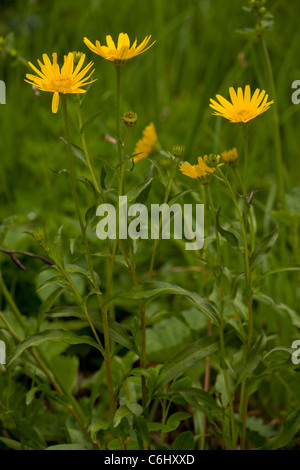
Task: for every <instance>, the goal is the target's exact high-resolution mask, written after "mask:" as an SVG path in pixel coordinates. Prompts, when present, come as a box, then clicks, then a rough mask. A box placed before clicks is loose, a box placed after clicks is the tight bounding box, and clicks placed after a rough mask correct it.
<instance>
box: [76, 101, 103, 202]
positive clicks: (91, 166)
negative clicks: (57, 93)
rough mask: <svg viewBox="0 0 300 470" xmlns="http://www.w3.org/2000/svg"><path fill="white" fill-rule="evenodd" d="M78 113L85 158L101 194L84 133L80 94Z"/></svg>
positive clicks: (97, 189) (95, 185)
mask: <svg viewBox="0 0 300 470" xmlns="http://www.w3.org/2000/svg"><path fill="white" fill-rule="evenodd" d="M77 114H78V124H79V132H80V137H81V143H82V148H83V151H84V155H85V158H86V162H87V165H88V167H89V170H90V173H91V177H92V180H93V183H94V187H95V188H96V191H97V192H98V193H99V194H101V190H100V187H99V184H98V182H97V178H96V176H95V172H94V169H93V165H92V163H91V159H90V155H89V152H88V148H87V144H86V139H85V134H84V131H83V129H82V116H81V104H80V97H79V95H77Z"/></svg>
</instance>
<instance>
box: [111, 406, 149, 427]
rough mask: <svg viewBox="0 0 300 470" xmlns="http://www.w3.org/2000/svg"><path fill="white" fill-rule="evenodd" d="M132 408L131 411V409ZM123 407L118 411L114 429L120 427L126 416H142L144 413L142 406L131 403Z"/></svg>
mask: <svg viewBox="0 0 300 470" xmlns="http://www.w3.org/2000/svg"><path fill="white" fill-rule="evenodd" d="M129 406H130V409H129ZM129 406H128V404H127V405H122V406H120V408H118V409H117V411H116V414H115V416H114V420H113V427H114V428H116V427H117V426H119V424H120V422H121V421H122V419H123V418H125V416H132V415H137V416H139V415H141V414H142V412H143V408H142V407H141V406H140V405H137V404H135V403H131V404H130V405H129Z"/></svg>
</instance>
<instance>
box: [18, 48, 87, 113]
mask: <svg viewBox="0 0 300 470" xmlns="http://www.w3.org/2000/svg"><path fill="white" fill-rule="evenodd" d="M52 58H53V63H51V61H50V59H49V57H48V56H47V54H43V60H44V63H42V62H41V61H39V60H38V64H39V66H40V69H41V70H38V69H37V68H36V67H35V66H34V65H33V64H32V63H31V62H28V64H29V65H30V67H31V68H32V69H33V70H34V71H35V72H36V74H37V75H31V74H29V73H27V74H26V78H27V80H25V82H27V83H30V85H33V86H35V87H36V88H38V89H39V90H42V91H49V92H51V93H54V94H53V99H52V112H53V113H56V112H57V109H58V104H59V95H60V94H68V93H85V92H86V90H82V88H81V87H83V86H85V85H88V84H89V83H92V82H94V81H95V80H91V81H88V79H89V78H90V77H91V75H92V74H93V72H94V70H93V71H92V72H91V73H90V74H89V75H88V76H87V77H85V75H86V74H87V73H88V71H89V70H90V68H91V67H92V66H93V62H90V63H89V64H88V65H87V66H86V67H85V68H84V69H82V70H81V68H82V65H83V62H84V59H85V54H82V55H81V57H80V59H79V61H78V64H77V65H76V67H75V69H74V53H73V52H69V54H68V55H67V56H64V64H63V66H62V68H61V69H60V67H59V65H58V63H57V54H56V53H53V54H52Z"/></svg>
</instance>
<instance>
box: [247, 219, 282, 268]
mask: <svg viewBox="0 0 300 470" xmlns="http://www.w3.org/2000/svg"><path fill="white" fill-rule="evenodd" d="M277 238H278V227H277V226H276V227H275V228H274V230H272V232H271V233H269V234H268V235H267V236H266V237H265V238H263V239H262V240H261V241H260V242H259V243H258V244H257V246H256V247H255V250H254V252H253V253H252V255H251V257H250V267H251V269H254V268H255V267H256V266H257V265H258V264H260V263H261V261H262V260H263V258H264V257H265V256H266V255H267V254H268V252H269V251H270V250H271V248H272V246H273V245H274V244H275V242H276V240H277Z"/></svg>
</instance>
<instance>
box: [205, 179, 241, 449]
mask: <svg viewBox="0 0 300 470" xmlns="http://www.w3.org/2000/svg"><path fill="white" fill-rule="evenodd" d="M206 192H207V196H208V202H209V205H210V208H211V211H212V214H213V224H214V229H215V234H216V243H217V259H218V265H219V266H221V264H222V254H221V244H220V237H219V232H218V229H217V218H216V211H215V207H214V202H213V198H212V195H211V191H210V187H209V186H207V187H206ZM218 298H219V314H220V325H219V337H220V347H221V356H222V361H223V364H222V371H223V376H224V382H225V387H226V393H227V397H228V402H229V408H230V420H231V434H232V447H233V449H234V448H235V443H236V432H235V418H234V406H233V398H232V395H231V390H230V385H229V379H228V374H227V368H226V367H227V366H226V363H225V357H226V356H225V355H226V353H225V341H224V310H223V292H222V286H221V283H220V281H218Z"/></svg>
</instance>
